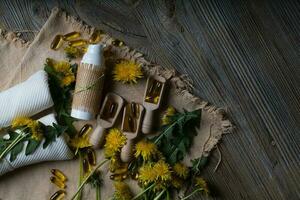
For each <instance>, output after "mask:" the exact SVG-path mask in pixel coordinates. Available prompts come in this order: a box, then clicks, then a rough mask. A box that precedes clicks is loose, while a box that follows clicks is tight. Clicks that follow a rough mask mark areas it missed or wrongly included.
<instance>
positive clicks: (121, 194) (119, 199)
mask: <svg viewBox="0 0 300 200" xmlns="http://www.w3.org/2000/svg"><path fill="white" fill-rule="evenodd" d="M114 186H115V193H114V196H113V199H114V200H130V199H132V198H133V195H132V192H131V190H130V188H129V186H128V185H127V184H126V183H124V182H121V181H116V182H114Z"/></svg>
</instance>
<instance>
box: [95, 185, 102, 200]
mask: <svg viewBox="0 0 300 200" xmlns="http://www.w3.org/2000/svg"><path fill="white" fill-rule="evenodd" d="M100 188H101V187H100V186H99V185H97V186H96V200H101V195H100Z"/></svg>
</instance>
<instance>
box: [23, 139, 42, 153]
mask: <svg viewBox="0 0 300 200" xmlns="http://www.w3.org/2000/svg"><path fill="white" fill-rule="evenodd" d="M40 143H41V142H40V141H37V140H34V139H29V140H28V144H27V146H26V150H25V155H26V156H28V155H30V154H32V153H33V152H35V150H36V149H37V148H38V147H39V145H40Z"/></svg>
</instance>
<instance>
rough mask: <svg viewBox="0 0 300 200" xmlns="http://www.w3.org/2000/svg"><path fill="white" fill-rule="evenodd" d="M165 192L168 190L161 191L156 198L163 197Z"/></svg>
mask: <svg viewBox="0 0 300 200" xmlns="http://www.w3.org/2000/svg"><path fill="white" fill-rule="evenodd" d="M165 192H166V190H163V191H161V193H159V195H158V196H156V197H155V199H154V200H159V199H160V197H161V196H162V195H163V194H164V193H165Z"/></svg>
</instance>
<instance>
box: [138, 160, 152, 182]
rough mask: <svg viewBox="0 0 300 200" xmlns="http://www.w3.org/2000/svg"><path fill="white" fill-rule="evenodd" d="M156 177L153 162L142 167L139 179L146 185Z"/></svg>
mask: <svg viewBox="0 0 300 200" xmlns="http://www.w3.org/2000/svg"><path fill="white" fill-rule="evenodd" d="M155 179H156V174H155V171H154V170H153V167H152V165H151V164H146V165H143V166H142V167H140V169H139V176H138V180H139V182H141V183H142V184H144V185H147V184H149V183H151V182H153V181H155Z"/></svg>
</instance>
